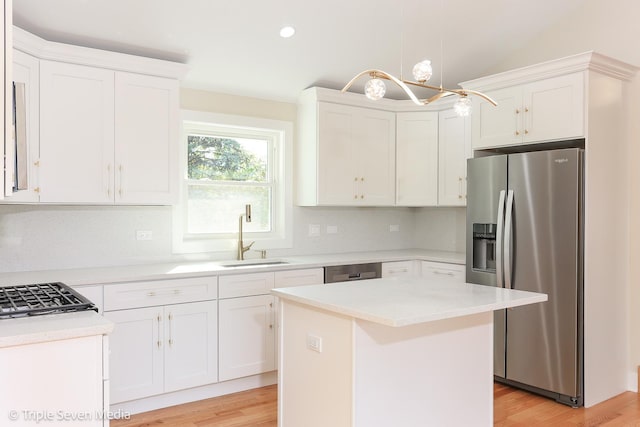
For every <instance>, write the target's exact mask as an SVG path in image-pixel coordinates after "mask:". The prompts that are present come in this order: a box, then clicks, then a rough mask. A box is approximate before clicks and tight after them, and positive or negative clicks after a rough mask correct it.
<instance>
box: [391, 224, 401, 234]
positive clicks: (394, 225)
mask: <svg viewBox="0 0 640 427" xmlns="http://www.w3.org/2000/svg"><path fill="white" fill-rule="evenodd" d="M389 231H391V232H396V231H400V225H398V224H391V225H390V226H389Z"/></svg>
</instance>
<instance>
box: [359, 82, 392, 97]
mask: <svg viewBox="0 0 640 427" xmlns="http://www.w3.org/2000/svg"><path fill="white" fill-rule="evenodd" d="M386 91H387V86H386V85H385V84H384V82H383V81H382V80H380V79H371V80H369V81H368V82H367V83H366V84H365V85H364V94H365V95H366V96H367V98H369V99H370V100H372V101H377V100H378V99H380V98H382V97H384V93H385V92H386Z"/></svg>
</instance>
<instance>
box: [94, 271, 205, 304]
mask: <svg viewBox="0 0 640 427" xmlns="http://www.w3.org/2000/svg"><path fill="white" fill-rule="evenodd" d="M216 284H217V277H215V276H214V277H194V278H189V279H174V280H155V281H149V282H133V283H120V284H116V285H105V287H104V310H105V311H109V310H122V309H127V308H137V307H149V306H155V305H165V304H178V303H184V302H193V301H205V300H212V299H216V297H217V292H216V290H217V289H216Z"/></svg>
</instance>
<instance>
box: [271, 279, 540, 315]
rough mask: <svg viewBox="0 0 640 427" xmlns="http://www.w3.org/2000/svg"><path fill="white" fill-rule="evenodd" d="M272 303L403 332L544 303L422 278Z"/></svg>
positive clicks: (339, 286) (326, 288)
mask: <svg viewBox="0 0 640 427" xmlns="http://www.w3.org/2000/svg"><path fill="white" fill-rule="evenodd" d="M272 293H273V294H274V295H276V296H277V297H280V298H282V299H286V300H289V301H293V302H297V303H301V304H305V305H308V306H311V307H315V308H319V309H323V310H327V311H330V312H332V313H336V314H341V315H344V316H349V317H353V318H356V319H362V320H367V321H371V322H374V323H379V324H382V325H387V326H394V327H398V326H408V325H415V324H419V323H425V322H431V321H436V320H443V319H451V318H454V317H461V316H466V315H470V314H476V313H483V312H488V311H494V310H500V309H503V308H509V307H517V306H521V305H527V304H532V303H537V302H544V301H546V300H547V295H546V294H541V293H535V292H526V291H518V290H512V289H503V288H496V287H492V286H483V285H475V284H471V283H451V282H439V281H434V280H433V279H424V278H404V277H401V278H385V279H370V280H360V281H354V282H347V283H334V284H329V285H327V284H325V285H311V286H299V287H293V288H279V289H274V290H272Z"/></svg>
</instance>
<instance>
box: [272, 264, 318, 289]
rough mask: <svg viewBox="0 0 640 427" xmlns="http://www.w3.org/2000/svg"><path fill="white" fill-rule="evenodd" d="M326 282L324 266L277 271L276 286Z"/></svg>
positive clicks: (284, 286)
mask: <svg viewBox="0 0 640 427" xmlns="http://www.w3.org/2000/svg"><path fill="white" fill-rule="evenodd" d="M323 283H324V269H323V268H307V269H304V270H288V271H276V272H275V287H276V288H286V287H290V286H303V285H321V284H323Z"/></svg>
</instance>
